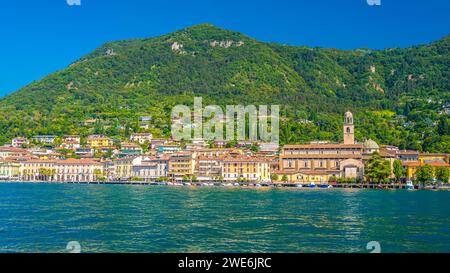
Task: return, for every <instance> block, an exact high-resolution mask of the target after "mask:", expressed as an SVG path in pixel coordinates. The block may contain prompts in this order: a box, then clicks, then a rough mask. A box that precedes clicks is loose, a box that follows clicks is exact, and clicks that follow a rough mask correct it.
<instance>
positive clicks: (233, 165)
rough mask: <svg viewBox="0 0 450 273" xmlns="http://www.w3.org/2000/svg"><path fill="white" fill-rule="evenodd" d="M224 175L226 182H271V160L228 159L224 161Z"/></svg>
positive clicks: (251, 158)
mask: <svg viewBox="0 0 450 273" xmlns="http://www.w3.org/2000/svg"><path fill="white" fill-rule="evenodd" d="M222 174H223V178H224V180H225V181H233V182H236V181H245V182H270V159H268V158H261V157H254V156H237V157H227V158H225V159H224V160H223V167H222Z"/></svg>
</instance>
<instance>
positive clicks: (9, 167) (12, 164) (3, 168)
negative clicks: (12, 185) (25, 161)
mask: <svg viewBox="0 0 450 273" xmlns="http://www.w3.org/2000/svg"><path fill="white" fill-rule="evenodd" d="M19 178H20V162H18V161H17V160H11V159H0V180H18V179H19Z"/></svg>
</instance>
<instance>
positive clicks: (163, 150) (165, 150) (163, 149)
mask: <svg viewBox="0 0 450 273" xmlns="http://www.w3.org/2000/svg"><path fill="white" fill-rule="evenodd" d="M180 151H181V147H180V146H178V145H169V144H164V145H160V146H158V148H156V152H157V153H158V154H173V153H178V152H180Z"/></svg>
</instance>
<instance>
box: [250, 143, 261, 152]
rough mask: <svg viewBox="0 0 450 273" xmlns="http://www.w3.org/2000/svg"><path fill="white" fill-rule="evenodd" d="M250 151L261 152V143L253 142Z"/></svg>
mask: <svg viewBox="0 0 450 273" xmlns="http://www.w3.org/2000/svg"><path fill="white" fill-rule="evenodd" d="M250 151H252V152H254V153H257V152H259V145H258V143H252V146H250Z"/></svg>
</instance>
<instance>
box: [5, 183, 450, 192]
mask: <svg viewBox="0 0 450 273" xmlns="http://www.w3.org/2000/svg"><path fill="white" fill-rule="evenodd" d="M0 184H81V185H131V186H167V187H174V188H241V189H280V188H281V189H322V190H333V189H355V190H358V189H360V190H413V189H407V188H406V184H393V185H392V184H389V185H378V184H337V185H328V184H322V185H315V186H311V185H308V184H292V183H286V184H283V183H230V182H228V183H226V182H220V183H208V182H178V183H177V182H175V183H172V182H156V181H153V182H131V181H130V182H123V181H111V182H100V181H93V182H49V181H0ZM414 190H450V186H445V187H425V188H419V187H418V186H415V188H414Z"/></svg>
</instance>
